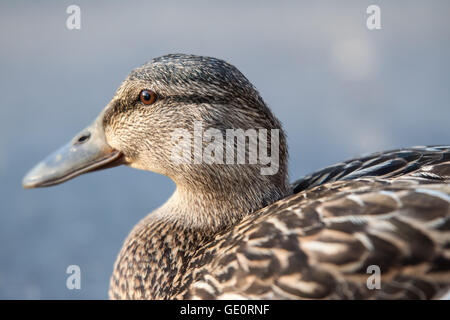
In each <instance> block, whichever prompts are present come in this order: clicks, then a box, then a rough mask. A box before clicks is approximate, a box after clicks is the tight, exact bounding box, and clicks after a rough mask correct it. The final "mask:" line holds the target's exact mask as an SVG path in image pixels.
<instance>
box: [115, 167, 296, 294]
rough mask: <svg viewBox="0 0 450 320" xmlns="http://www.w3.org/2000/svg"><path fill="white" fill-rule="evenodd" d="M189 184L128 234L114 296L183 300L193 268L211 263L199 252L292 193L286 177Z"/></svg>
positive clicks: (182, 185) (180, 186) (117, 267)
mask: <svg viewBox="0 0 450 320" xmlns="http://www.w3.org/2000/svg"><path fill="white" fill-rule="evenodd" d="M228 176H229V175H228ZM237 176H238V177H245V174H242V175H237ZM241 180H242V179H241ZM190 181H191V182H190V183H184V182H183V181H181V182H180V181H179V182H178V183H177V189H176V190H175V192H174V194H173V195H172V196H171V197H170V198H169V200H168V201H167V202H166V203H165V204H164V205H163V206H161V207H160V208H158V209H157V210H155V211H154V212H152V213H151V214H149V215H148V216H147V217H145V218H144V219H142V220H141V221H140V222H139V223H138V224H137V225H136V226H135V228H134V229H133V231H132V232H131V233H130V235H129V236H128V238H127V239H126V241H125V244H124V245H123V247H122V250H121V252H120V254H119V257H118V259H117V261H116V264H115V267H114V272H113V276H112V279H111V287H110V296H111V298H116V299H124V298H127V299H170V298H175V297H180V296H183V294H185V293H186V290H187V288H188V285H189V283H190V282H192V281H194V279H193V278H192V269H193V268H199V267H202V265H204V264H205V263H208V261H207V260H206V259H204V258H200V259H196V258H195V257H196V254H197V253H198V252H199V251H198V250H199V248H201V247H203V246H204V245H205V244H207V243H209V242H211V241H212V240H214V239H215V237H217V235H218V234H219V233H220V232H223V231H225V230H226V229H228V228H232V227H233V226H234V225H236V224H237V223H239V221H241V220H242V219H243V218H244V217H245V216H247V215H249V214H252V213H253V212H255V211H257V210H258V209H260V208H263V207H265V206H267V205H269V204H271V203H273V202H275V201H277V200H278V199H280V198H282V197H284V196H286V195H287V194H288V193H289V192H290V190H289V187H288V185H287V183H286V182H285V181H284V178H283V181H282V182H281V183H273V181H276V180H273V181H271V180H270V179H265V180H258V178H257V177H255V178H254V179H251V181H250V180H244V181H236V182H235V183H230V181H227V180H225V178H223V179H220V178H218V179H216V181H221V182H222V183H218V184H215V185H212V184H206V183H205V181H209V179H196V180H190ZM192 181H194V182H192ZM199 181H201V183H200V182H199ZM280 181H281V180H280ZM188 270H189V272H187V271H188Z"/></svg>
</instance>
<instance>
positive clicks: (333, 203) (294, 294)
mask: <svg viewBox="0 0 450 320" xmlns="http://www.w3.org/2000/svg"><path fill="white" fill-rule="evenodd" d="M449 182H450V148H449V147H423V148H420V147H416V148H411V149H404V150H394V151H389V152H385V153H377V154H373V155H370V156H367V157H363V158H360V159H352V160H350V161H347V162H344V163H340V164H337V165H335V166H331V167H328V168H325V169H324V170H321V171H318V172H317V173H314V174H311V175H309V176H308V177H305V178H303V179H300V180H299V181H297V183H296V184H295V188H294V190H295V193H294V194H293V195H291V196H289V197H287V198H284V199H282V200H279V201H278V202H276V203H274V204H272V205H270V206H268V207H266V208H263V209H261V210H259V211H258V212H256V213H254V214H252V215H251V216H249V217H247V218H246V219H244V220H243V221H242V222H241V223H240V224H239V225H237V226H234V227H233V228H232V229H231V230H227V231H225V232H223V234H221V235H219V236H218V237H217V238H216V240H215V241H212V242H211V243H210V244H208V245H207V246H205V247H202V248H200V249H199V250H198V252H197V254H196V256H195V257H194V258H193V259H192V260H191V262H190V264H191V267H192V269H193V270H194V271H193V272H192V273H190V274H189V275H188V277H189V279H188V281H187V283H189V285H188V287H187V290H186V291H184V292H181V293H180V297H183V298H200V299H234V298H245V299H431V298H439V297H440V296H442V295H445V294H448V292H449V288H450V251H449V249H450V184H449Z"/></svg>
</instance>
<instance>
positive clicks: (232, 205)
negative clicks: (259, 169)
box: [154, 179, 290, 234]
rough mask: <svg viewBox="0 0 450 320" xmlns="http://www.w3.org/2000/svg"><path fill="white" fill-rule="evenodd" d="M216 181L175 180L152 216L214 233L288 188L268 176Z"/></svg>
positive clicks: (282, 193)
mask: <svg viewBox="0 0 450 320" xmlns="http://www.w3.org/2000/svg"><path fill="white" fill-rule="evenodd" d="M217 181H218V182H217V184H215V185H205V184H199V183H192V182H191V183H189V185H187V184H185V183H177V189H176V190H175V192H174V193H173V195H172V196H171V197H170V198H169V200H168V201H167V202H166V203H165V204H164V205H163V206H162V207H161V208H159V209H158V210H156V212H155V215H154V217H155V218H159V219H162V220H165V221H167V222H169V223H173V224H175V225H178V226H180V227H184V228H186V229H188V230H197V231H198V230H202V231H203V232H205V233H212V234H215V233H217V232H219V231H221V230H223V229H225V228H227V227H232V226H233V225H235V224H236V223H238V222H239V221H241V220H242V219H243V218H244V217H245V216H247V215H249V214H251V213H252V212H255V211H257V210H258V209H261V208H263V207H265V206H267V205H269V204H271V203H273V202H275V201H277V200H279V199H281V198H283V197H285V196H286V195H287V194H288V193H289V192H290V190H289V186H287V184H285V183H282V184H280V185H277V184H273V183H271V181H269V180H266V181H255V180H252V181H247V182H245V181H239V182H235V183H227V182H226V181H225V182H224V180H221V179H218V180H217Z"/></svg>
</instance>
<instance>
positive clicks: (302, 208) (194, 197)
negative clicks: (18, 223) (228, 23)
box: [24, 54, 450, 299]
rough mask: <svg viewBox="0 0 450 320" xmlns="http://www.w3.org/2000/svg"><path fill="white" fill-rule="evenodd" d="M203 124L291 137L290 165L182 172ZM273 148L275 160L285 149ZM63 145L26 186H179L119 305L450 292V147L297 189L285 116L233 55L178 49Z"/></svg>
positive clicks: (419, 150)
mask: <svg viewBox="0 0 450 320" xmlns="http://www.w3.org/2000/svg"><path fill="white" fill-rule="evenodd" d="M142 90H151V91H153V92H154V93H155V94H156V95H157V96H158V99H157V100H156V102H155V103H153V104H152V105H144V104H143V103H142V102H140V101H139V93H140V92H141V91H142ZM196 121H201V122H202V124H203V127H204V128H205V130H206V129H208V128H216V129H218V130H219V132H220V133H222V134H223V135H225V131H226V130H227V129H229V128H239V129H243V130H248V129H253V128H256V129H260V128H262V129H267V130H272V129H279V131H280V135H279V136H280V144H279V150H278V151H279V161H278V163H277V164H278V165H279V166H278V170H277V171H276V173H275V174H273V175H262V174H261V173H260V169H261V167H262V165H261V164H260V163H258V164H248V163H246V164H218V163H209V164H208V163H204V162H203V163H199V164H198V163H197V164H195V163H185V164H177V165H176V164H174V163H173V161H172V159H171V157H170V156H171V150H173V148H174V145H175V142H174V141H173V139H172V137H171V134H172V133H173V132H174V130H176V129H179V128H182V129H185V130H188V131H192V129H193V125H194V122H196ZM202 143H203V146H205V145H206V144H207V143H206V142H205V141H203V142H202ZM267 143H268V148H269V154H271V152H273V151H275V149H274V148H275V145H273V144H272V143H271V140H270V139H268V141H267ZM312 143H313V142H312ZM233 147H234V148H236V143H234V144H233ZM62 150H63V151H61V152H62V153H57V154H56V155H53V156H51V157H50V159H47V160H45V161H44V162H42V163H41V164H40V165H38V166H37V167H36V168H35V169H33V171H32V172H30V174H29V175H28V176H27V177H26V178H25V179H24V186H25V187H39V186H49V185H53V184H57V183H61V182H63V181H66V180H68V179H70V178H73V177H75V176H77V175H79V174H82V173H86V172H90V171H93V170H98V169H102V168H105V167H111V166H115V165H118V164H126V165H129V166H131V167H135V168H139V169H144V170H149V171H154V172H158V173H161V174H164V175H166V176H168V177H170V178H171V179H172V180H173V181H174V182H175V183H176V185H177V189H176V191H175V192H174V194H173V195H172V196H171V198H170V199H169V200H168V201H167V202H166V203H165V204H163V205H162V206H161V207H160V208H158V209H156V210H154V211H153V212H152V213H150V214H149V215H148V216H147V217H145V218H144V219H142V220H141V221H140V222H139V223H138V224H137V225H136V226H135V227H134V229H133V230H132V231H131V233H130V235H129V236H128V237H127V239H126V240H125V243H124V245H123V247H122V249H121V251H120V253H119V256H118V258H117V260H116V263H115V265H114V270H113V274H112V277H111V286H110V292H109V294H110V297H111V298H113V299H229V298H245V299H377V298H378V299H404V298H409V299H431V298H439V297H441V296H442V295H444V294H446V293H448V292H449V288H450V263H449V262H450V261H449V259H450V251H449V248H450V232H449V228H450V221H449V219H450V218H449V217H450V185H449V183H450V147H449V146H434V147H414V148H409V149H402V150H394V151H388V152H380V153H376V154H372V155H368V156H364V157H361V158H357V159H352V160H349V161H346V162H343V163H339V164H336V165H334V166H330V167H327V168H325V169H323V170H320V171H318V172H316V173H313V174H311V175H308V176H306V177H304V178H302V179H300V180H298V181H297V182H295V183H294V184H292V185H291V184H289V183H288V176H287V159H288V154H287V144H286V138H285V135H284V132H283V129H282V127H281V124H280V122H279V121H278V120H277V119H276V117H275V116H274V115H273V114H272V112H271V111H270V109H269V108H268V107H267V106H266V104H265V103H264V101H263V99H262V98H261V97H260V95H259V93H258V92H257V91H256V89H255V88H254V87H253V85H252V84H251V83H250V82H249V81H248V80H247V79H246V78H245V77H244V76H243V75H242V74H241V73H240V72H239V71H238V70H237V69H236V68H235V67H233V66H232V65H230V64H228V63H226V62H224V61H222V60H219V59H215V58H209V57H199V56H193V55H182V54H179V55H167V56H163V57H160V58H156V59H154V60H152V61H150V62H149V63H147V64H145V65H143V66H142V67H140V68H137V69H135V70H133V71H132V72H131V74H130V75H129V76H128V77H127V79H125V81H124V82H123V83H122V85H121V86H120V87H119V89H118V90H117V92H116V94H115V96H114V97H113V99H112V100H111V102H110V103H109V104H108V105H107V106H106V108H105V109H104V111H103V112H102V113H101V114H100V116H99V117H98V118H97V120H96V122H95V123H94V124H93V125H92V126H90V127H88V128H87V129H85V130H84V131H82V133H80V135H78V136H76V137H75V138H74V140H73V141H72V142H71V144H69V147H66V148H65V149H62ZM67 150H70V152H69V153H67ZM195 152H197V151H195V150H194V152H193V154H192V158H195ZM86 155H87V156H86ZM245 156H246V157H247V158H248V156H249V153H248V150H245ZM49 168H50V169H51V170H50V169H49ZM151 188H156V186H152V185H150V186H149V190H151ZM124 192H128V191H127V190H124ZM124 214H126V213H124ZM373 266H376V267H378V268H379V269H380V271H381V288H379V289H369V287H368V285H367V281H368V278H369V277H370V276H371V275H372V273H370V270H372V269H371V268H372V267H373ZM368 271H369V273H368Z"/></svg>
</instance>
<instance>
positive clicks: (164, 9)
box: [0, 0, 450, 299]
mask: <svg viewBox="0 0 450 320" xmlns="http://www.w3.org/2000/svg"><path fill="white" fill-rule="evenodd" d="M72 4H76V5H78V6H79V7H80V8H81V30H68V29H67V28H66V19H67V17H68V16H69V15H68V14H67V13H66V8H67V7H68V6H69V5H72ZM371 4H377V5H379V6H380V8H381V26H382V29H381V30H373V31H370V30H368V29H367V27H366V19H367V17H368V15H367V14H366V9H367V7H368V6H369V5H371ZM449 13H450V2H449V1H425V0H421V1H410V0H408V1H406V0H404V1H387V0H385V1H383V0H371V1H363V0H355V1H282V2H278V1H277V2H275V1H266V2H263V1H246V2H245V3H243V1H226V2H225V1H222V2H213V1H189V2H187V1H183V2H181V1H179V2H171V1H126V2H124V1H95V2H94V1H84V0H77V1H76V2H73V1H39V2H38V1H2V2H1V3H0V45H1V50H0V70H1V72H0V90H1V91H0V298H3V299H18V298H24V299H60V298H63V299H80V298H81V299H106V298H107V291H108V286H109V277H110V274H111V272H112V266H113V263H114V261H115V258H116V255H117V253H118V252H119V249H120V247H121V245H122V242H123V240H124V238H125V237H126V235H127V234H128V232H129V231H130V230H131V228H132V226H133V225H134V224H135V223H137V222H138V221H139V220H140V219H141V218H142V217H144V216H145V215H146V214H147V213H148V212H150V211H152V210H153V209H154V208H156V207H158V206H159V205H161V204H162V203H163V202H164V201H165V200H166V199H167V198H168V197H169V196H170V194H171V193H172V192H173V191H174V188H175V186H174V184H173V183H172V182H171V181H170V180H169V179H168V178H166V177H163V176H159V175H157V174H154V173H149V172H144V171H138V170H134V169H130V168H126V167H119V168H114V169H111V170H106V171H101V172H96V173H92V174H88V175H83V176H81V177H79V178H77V179H75V180H72V181H69V182H67V183H65V184H62V185H60V186H57V187H52V188H46V189H37V190H23V189H22V188H21V179H22V177H23V175H24V174H25V173H26V172H27V170H28V169H30V168H31V167H32V166H34V165H35V164H36V163H37V162H38V161H40V160H41V159H42V158H44V157H45V156H46V155H47V154H49V153H50V152H51V151H53V150H54V149H56V148H57V147H59V146H61V145H62V144H64V143H66V142H67V141H69V140H70V139H71V138H72V136H73V135H74V134H75V133H77V132H78V131H79V130H80V129H82V128H84V127H85V126H86V125H88V124H90V123H91V122H92V121H93V120H94V118H95V117H96V116H97V114H98V113H99V112H100V111H101V110H102V108H103V107H104V106H105V105H106V104H107V103H108V101H109V100H110V99H111V98H112V96H113V94H114V92H115V89H116V88H117V87H118V86H119V84H120V83H121V81H122V80H123V79H124V78H125V77H126V76H127V74H128V73H129V72H130V71H131V69H133V68H135V67H137V66H140V65H142V64H143V63H145V62H146V61H148V60H150V59H152V58H153V57H157V56H160V55H163V54H167V53H193V54H199V55H208V56H214V57H217V58H222V59H225V60H227V61H228V62H230V63H232V64H234V65H235V66H237V67H238V68H239V69H240V70H241V71H242V72H243V73H244V74H245V75H246V76H247V77H248V78H249V79H250V81H251V82H252V83H253V84H254V85H255V86H256V87H257V88H258V89H259V91H260V93H261V95H262V96H263V98H264V99H265V100H266V102H267V103H268V104H269V106H270V107H271V108H272V110H273V111H274V113H275V114H276V115H278V117H279V118H280V120H281V121H282V123H283V124H284V126H285V129H286V131H287V133H288V138H289V140H288V141H289V147H290V176H291V180H295V179H297V178H300V177H301V176H303V175H305V174H307V173H309V172H311V171H314V170H316V169H319V168H321V167H324V166H327V165H330V164H333V163H335V162H339V161H342V160H345V159H348V158H350V157H353V156H357V155H360V154H363V153H367V152H372V151H380V150H384V149H391V148H399V147H407V146H413V145H432V144H449V143H450V125H449V123H450V122H449V120H450V90H449V89H450V88H449V84H450V62H449V58H450V41H449V40H450V20H449V18H448V14H449ZM72 264H76V265H79V266H80V268H81V276H82V277H81V290H68V289H67V288H66V278H67V276H68V275H67V274H66V268H67V266H69V265H72Z"/></svg>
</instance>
